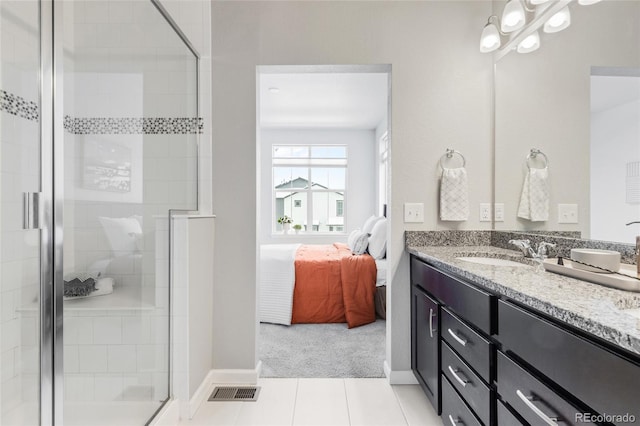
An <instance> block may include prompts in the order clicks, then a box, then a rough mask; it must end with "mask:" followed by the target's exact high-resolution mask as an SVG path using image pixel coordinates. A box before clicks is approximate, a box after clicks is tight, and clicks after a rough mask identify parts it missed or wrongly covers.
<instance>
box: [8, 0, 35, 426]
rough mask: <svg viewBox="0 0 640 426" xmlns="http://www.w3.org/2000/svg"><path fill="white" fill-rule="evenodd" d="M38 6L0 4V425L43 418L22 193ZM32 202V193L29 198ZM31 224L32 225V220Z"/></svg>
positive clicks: (29, 162) (30, 175) (31, 129)
mask: <svg viewBox="0 0 640 426" xmlns="http://www.w3.org/2000/svg"><path fill="white" fill-rule="evenodd" d="M40 122H41V110H40V9H39V2H38V1H28V0H20V1H8V0H2V1H0V424H2V425H26V424H28V425H32V424H38V422H39V415H40V409H39V408H40V397H39V390H40V309H39V307H40V231H39V230H37V229H25V227H24V224H23V200H24V196H23V193H37V192H39V191H40ZM31 200H33V197H32V198H31ZM31 225H32V228H33V227H34V226H37V224H35V223H33V222H32V223H31Z"/></svg>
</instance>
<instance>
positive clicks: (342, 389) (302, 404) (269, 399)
mask: <svg viewBox="0 0 640 426" xmlns="http://www.w3.org/2000/svg"><path fill="white" fill-rule="evenodd" d="M258 385H259V386H261V387H262V389H261V390H260V395H259V398H258V401H257V402H204V403H203V404H202V406H201V407H200V409H199V410H198V412H197V413H196V415H195V416H194V418H193V419H191V420H187V421H182V422H181V423H180V426H204V425H207V426H214V425H220V426H232V425H234V426H235V425H265V426H266V425H272V426H284V425H296V426H297V425H321V426H330V425H331V426H333V425H340V426H342V425H359V426H376V425H381V426H382V425H384V426H407V425H408V426H442V422H441V421H440V418H439V417H438V416H437V415H436V413H435V411H434V410H433V408H432V407H431V404H430V403H429V401H428V400H427V398H426V397H425V395H424V393H423V392H422V390H421V389H420V388H419V387H418V386H417V385H394V386H391V385H389V383H388V382H387V380H386V379H260V381H259V383H258Z"/></svg>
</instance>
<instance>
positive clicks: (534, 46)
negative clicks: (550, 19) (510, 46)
mask: <svg viewBox="0 0 640 426" xmlns="http://www.w3.org/2000/svg"><path fill="white" fill-rule="evenodd" d="M539 47H540V34H538V31H535V32H534V33H532V34H529V35H528V36H527V37H526V38H525V39H524V40H522V41H521V42H520V43H519V44H518V48H517V50H518V53H529V52H533V51H534V50H538V48H539Z"/></svg>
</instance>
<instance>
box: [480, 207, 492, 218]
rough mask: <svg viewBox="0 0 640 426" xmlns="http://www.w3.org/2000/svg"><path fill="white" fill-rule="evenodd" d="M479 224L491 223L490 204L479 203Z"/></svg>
mask: <svg viewBox="0 0 640 426" xmlns="http://www.w3.org/2000/svg"><path fill="white" fill-rule="evenodd" d="M480 222H491V204H490V203H480Z"/></svg>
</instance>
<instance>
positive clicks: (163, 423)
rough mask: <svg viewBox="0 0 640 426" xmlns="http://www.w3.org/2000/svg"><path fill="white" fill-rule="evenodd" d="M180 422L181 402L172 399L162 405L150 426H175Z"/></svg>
mask: <svg viewBox="0 0 640 426" xmlns="http://www.w3.org/2000/svg"><path fill="white" fill-rule="evenodd" d="M178 423H180V403H179V402H178V401H176V400H175V399H172V400H170V401H168V402H167V403H166V404H165V406H164V407H162V410H160V412H159V413H158V414H157V415H156V416H155V417H154V419H153V420H152V421H151V423H149V426H175V425H177V424H178Z"/></svg>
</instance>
